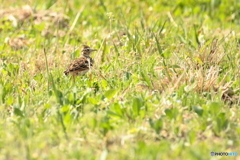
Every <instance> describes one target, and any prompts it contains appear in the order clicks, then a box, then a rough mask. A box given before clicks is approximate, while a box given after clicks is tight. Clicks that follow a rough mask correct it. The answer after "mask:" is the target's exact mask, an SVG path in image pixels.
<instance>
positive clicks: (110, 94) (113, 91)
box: [103, 89, 118, 99]
mask: <svg viewBox="0 0 240 160" xmlns="http://www.w3.org/2000/svg"><path fill="white" fill-rule="evenodd" d="M117 92H118V90H117V89H110V90H108V91H106V92H105V93H104V94H103V95H104V97H106V98H108V99H111V98H113V97H114V96H115V95H116V94H117Z"/></svg>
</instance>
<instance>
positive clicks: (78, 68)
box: [64, 45, 97, 77]
mask: <svg viewBox="0 0 240 160" xmlns="http://www.w3.org/2000/svg"><path fill="white" fill-rule="evenodd" d="M93 51H97V50H96V49H92V48H90V47H89V46H87V45H83V50H82V55H81V57H79V58H78V59H75V60H74V61H72V63H70V65H69V66H68V67H67V69H66V71H64V74H65V75H66V76H67V75H69V74H70V75H72V76H73V77H76V76H81V75H84V74H86V73H87V72H88V71H89V69H90V67H92V66H93V63H94V61H93V59H92V58H91V57H90V53H91V52H93Z"/></svg>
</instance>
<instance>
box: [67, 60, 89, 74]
mask: <svg viewBox="0 0 240 160" xmlns="http://www.w3.org/2000/svg"><path fill="white" fill-rule="evenodd" d="M89 62H90V64H89ZM92 63H93V62H92V59H90V60H89V59H87V58H86V57H80V58H78V59H76V60H74V61H73V62H72V63H71V64H70V65H69V66H68V68H67V70H66V71H65V72H64V73H65V74H66V73H69V72H76V71H84V70H88V69H89V66H92Z"/></svg>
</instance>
